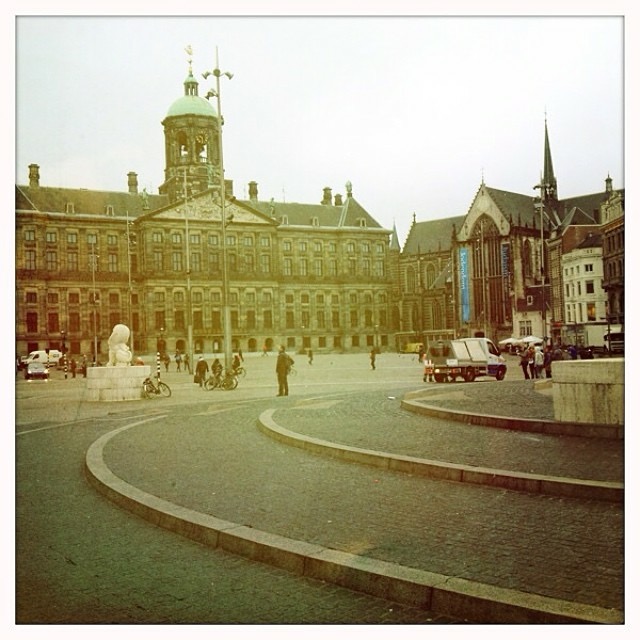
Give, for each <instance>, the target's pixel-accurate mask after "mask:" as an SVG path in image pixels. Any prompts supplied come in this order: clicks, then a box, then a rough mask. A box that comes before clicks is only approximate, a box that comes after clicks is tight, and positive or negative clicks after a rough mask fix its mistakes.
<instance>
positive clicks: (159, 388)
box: [142, 378, 171, 398]
mask: <svg viewBox="0 0 640 640" xmlns="http://www.w3.org/2000/svg"><path fill="white" fill-rule="evenodd" d="M142 395H143V396H144V397H145V398H153V396H164V397H165V398H168V397H169V396H170V395H171V387H169V385H168V384H166V383H165V382H162V381H161V380H159V379H158V381H157V382H154V381H153V379H152V378H146V379H145V381H144V382H143V383H142Z"/></svg>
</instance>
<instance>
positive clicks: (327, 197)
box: [320, 187, 331, 204]
mask: <svg viewBox="0 0 640 640" xmlns="http://www.w3.org/2000/svg"><path fill="white" fill-rule="evenodd" d="M322 192H323V195H322V202H321V203H320V204H331V187H325V188H324V189H323V190H322Z"/></svg>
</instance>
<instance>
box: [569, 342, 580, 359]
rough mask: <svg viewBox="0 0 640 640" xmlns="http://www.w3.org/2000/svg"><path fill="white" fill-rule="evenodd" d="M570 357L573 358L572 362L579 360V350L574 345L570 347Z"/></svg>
mask: <svg viewBox="0 0 640 640" xmlns="http://www.w3.org/2000/svg"><path fill="white" fill-rule="evenodd" d="M568 351H569V355H570V356H571V359H572V360H577V359H578V350H577V349H576V346H575V345H574V344H570V345H569V349H568Z"/></svg>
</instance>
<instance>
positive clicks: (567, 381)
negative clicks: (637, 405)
mask: <svg viewBox="0 0 640 640" xmlns="http://www.w3.org/2000/svg"><path fill="white" fill-rule="evenodd" d="M552 372H553V378H552V380H553V413H554V416H555V419H556V420H558V421H560V422H577V423H586V424H606V425H623V424H624V358H601V359H595V360H560V361H556V362H554V363H553V365H552Z"/></svg>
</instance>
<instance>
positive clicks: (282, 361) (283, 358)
mask: <svg viewBox="0 0 640 640" xmlns="http://www.w3.org/2000/svg"><path fill="white" fill-rule="evenodd" d="M292 364H293V359H292V358H290V357H289V356H288V355H287V353H286V352H285V350H284V345H283V346H281V347H280V350H279V352H278V359H277V360H276V374H277V376H278V395H279V396H288V395H289V380H288V376H289V371H290V370H291V365H292Z"/></svg>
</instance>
